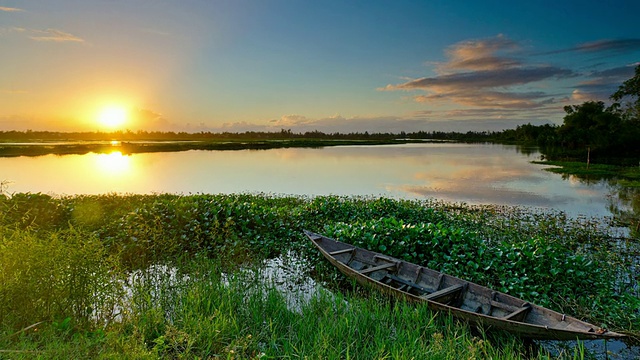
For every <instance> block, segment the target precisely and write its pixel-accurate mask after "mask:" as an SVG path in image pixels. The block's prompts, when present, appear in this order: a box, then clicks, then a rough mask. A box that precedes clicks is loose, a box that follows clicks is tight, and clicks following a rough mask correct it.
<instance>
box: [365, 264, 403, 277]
mask: <svg viewBox="0 0 640 360" xmlns="http://www.w3.org/2000/svg"><path fill="white" fill-rule="evenodd" d="M396 265H397V263H394V262H392V263H386V264H382V265H378V266H374V267H370V268H367V269H364V270H360V274H363V275H366V274H369V273H372V272H375V271H378V270H384V269H388V268H392V267H394V266H396Z"/></svg>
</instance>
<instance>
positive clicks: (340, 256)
mask: <svg viewBox="0 0 640 360" xmlns="http://www.w3.org/2000/svg"><path fill="white" fill-rule="evenodd" d="M304 232H305V234H306V235H307V237H309V239H310V240H311V241H312V242H313V244H314V245H315V246H316V247H317V248H318V249H319V250H320V252H321V253H322V254H323V255H324V257H326V258H327V260H329V261H330V262H331V263H332V264H333V265H334V266H336V267H337V268H338V269H339V270H340V271H341V272H342V273H344V274H345V275H346V276H348V277H352V278H355V279H356V280H357V281H358V282H359V283H361V284H363V285H368V286H373V287H375V288H378V289H380V290H381V291H383V292H386V293H390V294H394V295H398V296H401V297H403V298H405V299H407V300H410V301H415V302H423V303H426V304H427V305H428V306H429V308H431V309H432V310H435V311H442V312H449V313H451V315H452V316H454V317H455V318H458V319H462V320H465V321H467V322H468V323H470V324H471V325H475V326H482V327H484V328H486V329H501V330H505V331H508V332H510V333H513V334H516V335H518V336H520V337H523V338H531V339H555V340H576V339H582V340H585V339H602V338H605V339H606V338H609V339H613V338H621V337H624V336H625V335H623V334H619V333H616V332H613V331H607V330H606V329H602V328H599V327H597V326H595V325H592V324H589V323H587V322H584V321H581V320H578V319H576V318H574V317H571V316H568V315H564V314H560V313H558V312H556V311H553V310H549V309H546V308H543V307H541V306H537V305H534V304H530V303H528V302H526V301H524V300H522V299H518V298H516V297H513V296H510V295H507V294H504V293H501V292H498V291H493V290H491V289H489V288H487V287H484V286H481V285H478V284H474V283H471V282H468V281H465V280H462V279H459V278H456V277H453V276H450V275H446V274H443V273H441V272H438V271H435V270H432V269H428V268H425V267H422V266H418V265H415V264H412V263H408V262H406V261H403V260H400V259H396V258H392V257H389V256H386V255H383V254H380V253H376V252H373V251H369V250H366V249H362V248H358V247H355V246H353V245H350V244H347V243H343V242H340V241H337V240H334V239H331V238H328V237H326V236H323V235H319V234H315V233H312V232H310V231H306V230H305V231H304Z"/></svg>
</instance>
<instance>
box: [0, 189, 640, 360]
mask: <svg viewBox="0 0 640 360" xmlns="http://www.w3.org/2000/svg"><path fill="white" fill-rule="evenodd" d="M302 229H309V230H312V231H316V232H321V233H326V234H329V235H332V236H335V237H338V238H340V239H342V240H345V241H349V242H354V243H357V244H358V245H361V246H364V247H368V248H372V249H376V250H378V251H384V252H385V253H389V254H391V255H395V256H399V257H403V258H405V259H407V260H409V261H412V262H416V263H422V264H424V265H427V266H432V267H435V268H438V269H443V270H445V271H447V272H450V273H452V274H453V275H457V276H460V277H463V278H466V279H468V280H472V281H476V282H479V283H481V284H485V285H489V286H492V287H494V288H496V289H498V290H502V291H506V292H509V293H511V294H514V295H516V296H521V297H523V298H525V299H526V300H528V301H532V302H536V303H540V304H543V305H546V306H548V307H551V308H553V309H555V310H558V311H561V312H563V313H567V314H572V315H576V316H579V317H581V318H584V319H586V320H589V321H590V322H593V323H596V324H598V325H599V324H604V325H606V326H608V327H609V328H610V329H611V330H622V331H630V332H632V333H636V334H638V333H640V321H639V316H640V314H639V313H638V309H639V308H640V300H639V298H638V295H639V294H638V287H637V284H638V269H637V261H638V242H637V240H634V239H627V240H626V241H621V240H618V239H615V238H614V235H615V234H612V233H610V232H609V228H608V227H607V226H606V225H603V224H600V223H598V222H596V221H594V220H591V219H570V218H567V217H566V216H565V215H564V214H562V213H538V212H531V211H528V210H524V209H518V208H509V207H491V206H486V207H484V206H466V205H461V204H448V203H443V202H436V201H407V200H391V199H386V198H377V199H374V198H350V197H336V196H327V197H316V198H306V197H277V196H268V195H260V194H254V195H250V194H235V195H192V196H179V195H129V196H119V195H99V196H71V197H59V198H54V197H51V196H48V195H43V194H13V195H12V196H7V195H2V196H0V350H3V351H5V352H2V353H0V357H2V358H4V357H10V358H32V357H34V356H36V357H41V358H121V357H125V358H126V357H129V358H178V357H185V358H194V357H202V358H207V357H212V356H222V357H226V358H257V357H261V356H262V357H265V358H272V357H305V356H306V357H309V358H334V357H335V358H411V357H415V358H424V354H428V355H429V356H428V357H429V358H443V359H444V358H458V357H462V358H474V357H475V358H487V357H492V358H504V359H510V358H521V357H523V356H524V355H523V354H524V353H525V351H526V349H525V348H524V347H523V345H522V343H521V342H520V341H518V340H516V339H514V338H512V337H510V336H509V335H508V334H489V335H484V334H478V333H473V332H471V330H469V329H468V328H467V326H466V325H464V324H457V323H456V322H455V321H453V320H451V319H449V318H447V317H446V316H436V315H434V314H432V313H430V312H429V311H428V310H427V309H426V308H423V307H416V306H412V305H408V304H403V303H393V302H390V301H389V299H387V298H384V297H381V296H380V295H378V294H376V293H375V292H368V291H364V290H363V289H361V288H360V287H358V286H354V285H353V284H352V283H351V282H350V281H348V280H346V279H345V278H344V277H342V276H341V275H340V274H339V273H338V272H337V271H336V269H334V268H332V267H331V266H330V265H328V264H327V262H326V261H325V260H323V259H322V258H321V256H320V255H319V254H318V253H317V251H316V250H314V249H312V247H311V246H310V244H309V242H308V241H307V240H306V239H305V237H304V235H303V234H302V232H301V230H302ZM289 251H292V252H294V253H298V254H300V256H301V257H302V259H304V260H305V261H308V262H309V263H308V265H307V266H306V267H305V268H306V269H308V270H309V272H308V273H307V275H313V277H314V279H315V280H316V281H318V282H319V283H322V284H323V285H324V286H325V288H327V289H330V290H332V292H333V294H334V295H332V296H330V295H327V293H325V292H320V293H318V294H316V295H315V296H314V297H313V298H312V300H311V301H310V302H309V303H308V304H307V305H305V306H303V307H301V308H300V309H291V308H289V307H288V306H287V301H285V300H286V299H284V297H283V295H282V294H281V293H279V292H278V291H276V290H274V288H273V284H269V283H264V282H261V281H256V280H255V279H256V277H255V276H251V275H247V274H248V273H247V272H246V271H240V270H238V269H239V268H240V267H241V268H248V269H250V270H256V269H259V264H261V262H262V260H263V259H265V258H273V257H275V256H279V255H282V254H286V253H288V252H289ZM160 266H164V267H160ZM153 269H156V271H152V270H153ZM169 269H172V270H169ZM312 269H313V270H314V271H311V270H312ZM157 270H160V271H157ZM256 271H257V270H256ZM249 273H251V272H249ZM131 274H137V277H135V279H138V280H137V281H131V279H132V278H131ZM223 274H226V275H223ZM127 279H129V280H127ZM141 279H143V280H144V281H143V280H141ZM125 284H128V285H127V286H128V287H126V288H128V289H131V291H130V292H127V291H125V289H126V288H125ZM127 294H128V295H127ZM34 324H37V325H34ZM7 351H8V352H7ZM261 354H264V356H263V355H261ZM565 355H566V356H569V357H571V356H573V355H574V354H573V353H572V351H569V352H568V353H567V354H565ZM545 356H546V355H544V354H539V355H538V357H541V358H544V357H545Z"/></svg>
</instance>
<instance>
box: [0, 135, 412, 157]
mask: <svg viewBox="0 0 640 360" xmlns="http://www.w3.org/2000/svg"><path fill="white" fill-rule="evenodd" d="M412 142H420V143H422V142H424V141H418V140H393V139H390V140H340V139H338V140H323V139H281V140H256V139H253V140H251V139H249V140H234V141H228V140H211V141H115V140H114V141H107V142H105V141H97V142H96V141H87V142H78V141H72V142H68V143H67V142H50V143H47V142H40V141H38V142H31V143H29V142H5V143H0V157H14V156H43V155H50V154H52V155H82V154H88V153H96V154H109V153H113V152H120V153H121V154H123V155H125V154H140V153H153V152H178V151H188V150H268V149H282V148H294V147H296V148H319V147H328V146H347V145H360V146H363V145H368V146H372V145H394V144H407V143H412Z"/></svg>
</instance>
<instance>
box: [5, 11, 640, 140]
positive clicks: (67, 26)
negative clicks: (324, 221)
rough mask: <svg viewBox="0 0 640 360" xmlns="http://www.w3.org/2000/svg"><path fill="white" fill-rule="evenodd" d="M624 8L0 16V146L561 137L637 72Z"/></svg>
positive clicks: (637, 56) (631, 24)
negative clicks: (521, 129) (117, 111)
mask: <svg viewBox="0 0 640 360" xmlns="http://www.w3.org/2000/svg"><path fill="white" fill-rule="evenodd" d="M637 14H640V2H638V1H611V2H602V1H532V2H504V1H477V2H475V1H474V2H471V1H284V0H282V1H280V0H273V1H269V0H263V1H257V0H256V1H242V0H241V1H238V0H236V1H216V0H210V1H205V0H198V1H196V0H186V1H166V0H129V1H122V0H110V1H106V0H105V1H90V0H85V1H81V0H74V1H71V0H60V1H34V0H13V1H10V0H0V53H1V54H3V56H1V57H0V69H2V70H0V74H1V75H0V130H11V129H16V130H25V129H32V130H63V131H75V130H96V129H97V127H98V125H97V124H96V118H97V117H98V116H99V113H100V111H102V110H101V109H103V108H105V107H107V106H112V107H113V106H116V107H122V108H126V109H127V113H128V121H127V123H126V124H125V125H124V126H125V127H126V128H129V129H132V130H137V129H145V130H176V131H201V130H205V131H246V130H257V131H279V130H280V129H281V128H286V129H292V130H293V131H307V130H320V131H327V132H333V131H342V132H350V131H370V132H371V131H385V132H386V131H393V132H398V131H417V130H425V131H432V130H437V131H449V130H455V131H467V130H479V131H482V130H501V129H504V128H513V127H515V126H517V125H519V124H524V123H529V122H530V123H534V124H542V123H546V122H553V123H557V124H559V123H561V122H562V117H563V115H564V112H563V110H562V108H563V106H565V105H569V104H579V103H581V102H583V101H587V100H606V99H607V98H608V96H609V95H610V94H611V93H612V92H613V91H615V90H616V88H617V86H618V85H619V84H620V83H621V82H622V81H624V80H626V79H628V78H630V77H631V76H632V75H633V69H634V66H635V65H636V64H637V63H638V62H639V61H640V27H638V25H637Z"/></svg>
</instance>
